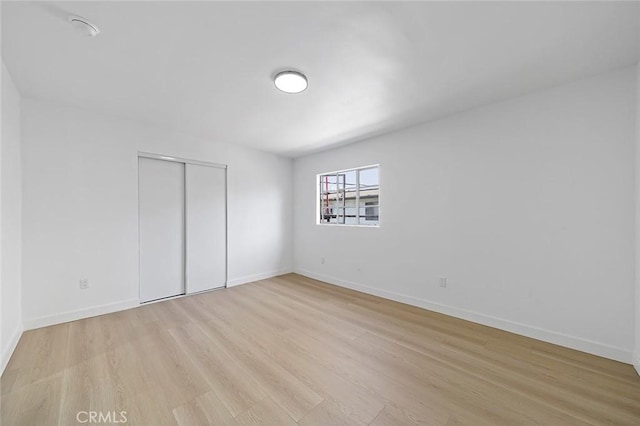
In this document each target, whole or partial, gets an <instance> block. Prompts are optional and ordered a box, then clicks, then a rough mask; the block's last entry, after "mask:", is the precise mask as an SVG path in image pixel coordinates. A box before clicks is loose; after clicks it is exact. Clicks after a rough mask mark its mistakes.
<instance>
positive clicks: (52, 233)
mask: <svg viewBox="0 0 640 426" xmlns="http://www.w3.org/2000/svg"><path fill="white" fill-rule="evenodd" d="M22 123H23V127H22V129H23V135H22V141H23V183H24V185H23V195H24V197H23V247H24V250H23V300H24V305H23V306H24V308H23V309H24V318H25V327H26V328H33V327H38V326H42V325H46V324H51V323H55V322H60V321H64V320H70V319H75V318H78V317H83V316H86V315H89V314H96V313H100V312H107V311H112V310H116V309H121V308H126V307H129V306H135V305H137V304H138V194H137V185H138V184H137V182H138V174H137V173H138V160H137V152H138V151H146V152H153V153H158V154H165V155H172V156H177V157H184V158H190V159H198V160H203V161H211V162H216V163H224V164H227V165H228V217H229V220H228V239H229V253H228V262H229V264H228V268H229V285H234V284H239V283H242V282H246V281H251V280H253V279H258V278H261V277H265V276H271V275H275V274H279V273H283V272H286V271H289V270H290V269H291V267H292V251H291V248H292V231H291V227H290V223H291V220H292V218H291V208H290V206H291V197H292V183H291V182H292V161H291V160H290V159H285V158H281V157H277V156H275V155H272V154H267V153H263V152H258V151H255V150H251V149H245V148H241V147H236V146H231V145H228V144H224V143H216V142H215V141H210V140H204V139H199V138H196V137H190V136H186V135H177V134H170V133H168V132H165V131H163V130H160V129H157V128H154V127H150V126H145V125H142V124H137V123H134V122H131V121H128V120H123V119H119V118H114V117H108V116H103V115H98V114H93V113H89V112H84V111H81V110H77V109H73V108H67V107H63V106H60V105H57V104H51V103H47V102H41V101H35V100H30V99H24V100H23V105H22ZM220 142H222V141H220ZM85 277H86V278H88V279H89V282H90V284H89V285H90V287H89V289H87V290H80V289H79V286H78V280H79V279H80V278H85Z"/></svg>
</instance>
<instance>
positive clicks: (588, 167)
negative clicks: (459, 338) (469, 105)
mask: <svg viewBox="0 0 640 426" xmlns="http://www.w3.org/2000/svg"><path fill="white" fill-rule="evenodd" d="M635 103H636V70H635V67H633V68H627V69H624V70H620V71H617V72H613V73H608V74H606V75H601V76H597V77H593V78H590V79H586V80H582V81H578V82H575V83H572V84H567V85H564V86H560V87H556V88H552V89H549V90H545V91H540V92H536V93H532V94H529V95H527V96H523V97H520V98H516V99H513V100H510V101H507V102H502V103H499V104H493V105H488V106H485V107H482V108H478V109H475V110H472V111H468V112H466V113H462V114H457V115H455V116H451V117H449V118H445V119H442V120H439V121H436V122H432V123H427V124H424V125H421V126H418V127H413V128H409V129H405V130H402V131H398V132H395V133H392V134H388V135H384V136H380V137H376V138H373V139H370V140H367V141H364V142H361V143H357V144H353V145H349V146H346V147H342V148H338V149H334V150H331V151H327V152H322V153H318V154H315V155H311V156H307V157H303V158H299V159H297V160H296V161H295V162H294V218H295V220H294V226H295V227H294V253H295V254H294V265H295V267H296V270H297V271H298V272H300V273H303V274H305V275H308V276H312V277H316V278H319V279H323V280H326V281H329V282H333V283H336V284H339V285H344V286H347V287H352V288H355V289H359V290H362V291H366V292H370V293H373V294H378V295H382V296H385V297H389V298H392V299H397V300H401V301H404V302H407V303H412V304H415V305H418V306H423V307H426V308H428V309H433V310H436V311H441V312H444V313H448V314H452V315H455V316H459V317H463V318H467V319H471V320H473V321H476V322H480V323H484V324H489V325H493V326H496V327H499V328H503V329H507V330H511V331H514V332H517V333H521V334H524V335H529V336H532V337H536V338H540V339H543V340H547V341H551V342H556V343H559V344H563V345H565V346H569V347H574V348H578V349H581V350H585V351H588V352H592V353H596V354H600V355H603V356H607V357H610V358H613V359H619V360H623V361H626V362H630V360H631V353H632V349H633V341H634V326H633V324H634V255H633V253H634V139H635V116H634V114H635ZM375 163H379V164H380V167H381V171H380V174H381V210H380V215H381V216H380V218H381V227H380V228H379V229H375V228H362V227H349V228H344V227H338V226H321V225H316V224H315V215H316V200H315V197H316V174H318V173H321V172H326V171H332V170H338V169H343V168H349V167H356V166H362V165H368V164H375ZM310 242H312V243H310ZM321 257H324V258H326V263H325V264H321V263H320V258H321ZM441 275H444V276H446V277H447V278H448V286H447V288H441V287H439V284H438V279H439V276H441Z"/></svg>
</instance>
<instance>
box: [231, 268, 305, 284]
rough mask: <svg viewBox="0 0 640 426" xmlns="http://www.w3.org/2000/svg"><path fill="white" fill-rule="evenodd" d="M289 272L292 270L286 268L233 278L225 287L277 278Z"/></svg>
mask: <svg viewBox="0 0 640 426" xmlns="http://www.w3.org/2000/svg"><path fill="white" fill-rule="evenodd" d="M291 272H293V269H291V268H286V269H280V270H278V271H272V272H264V273H262V274H254V275H248V276H246V277H241V278H234V279H231V280H227V287H235V286H237V285H241V284H247V283H252V282H254V281H260V280H266V279H268V278H273V277H277V276H279V275H284V274H290V273H291Z"/></svg>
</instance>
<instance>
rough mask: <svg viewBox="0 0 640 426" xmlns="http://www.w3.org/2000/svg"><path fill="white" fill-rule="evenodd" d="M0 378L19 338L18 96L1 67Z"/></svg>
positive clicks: (19, 180) (19, 185)
mask: <svg viewBox="0 0 640 426" xmlns="http://www.w3.org/2000/svg"><path fill="white" fill-rule="evenodd" d="M0 150H1V152H2V154H1V155H0V157H1V161H0V164H1V165H0V171H1V177H2V178H1V186H2V190H1V191H2V196H1V197H0V198H1V201H0V205H1V208H0V211H1V216H0V218H1V219H0V234H1V236H2V237H1V238H0V241H2V243H1V244H0V253H1V255H0V258H1V262H0V323H1V325H0V342H1V345H2V346H1V348H2V352H1V353H2V355H1V358H0V374H1V373H2V371H4V368H5V367H6V365H7V362H8V361H9V358H10V357H11V354H12V353H13V350H14V349H15V346H16V344H17V343H18V339H19V338H20V335H21V334H22V309H21V307H22V302H21V269H20V264H21V253H22V246H21V245H22V242H21V241H22V239H21V233H22V224H21V222H22V219H21V214H22V213H21V210H22V208H21V205H22V190H21V165H20V164H21V161H20V94H19V93H18V90H17V89H16V86H15V85H14V83H13V80H12V79H11V75H10V74H9V72H8V71H7V68H6V67H5V65H4V62H3V63H2V144H1V147H0Z"/></svg>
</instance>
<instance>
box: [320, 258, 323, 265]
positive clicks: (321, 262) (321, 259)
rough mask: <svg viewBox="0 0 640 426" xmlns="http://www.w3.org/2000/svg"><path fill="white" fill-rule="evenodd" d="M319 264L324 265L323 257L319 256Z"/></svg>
mask: <svg viewBox="0 0 640 426" xmlns="http://www.w3.org/2000/svg"><path fill="white" fill-rule="evenodd" d="M320 264H321V265H324V257H321V258H320Z"/></svg>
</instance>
